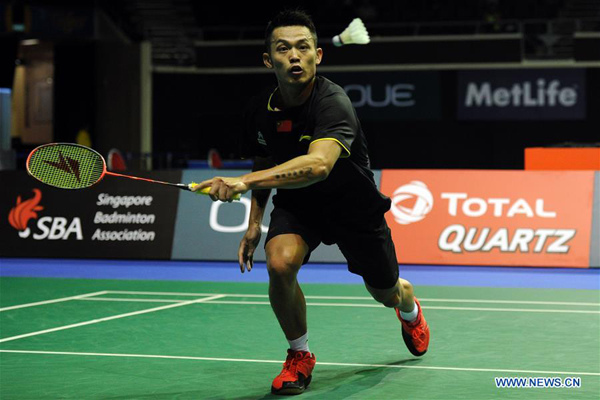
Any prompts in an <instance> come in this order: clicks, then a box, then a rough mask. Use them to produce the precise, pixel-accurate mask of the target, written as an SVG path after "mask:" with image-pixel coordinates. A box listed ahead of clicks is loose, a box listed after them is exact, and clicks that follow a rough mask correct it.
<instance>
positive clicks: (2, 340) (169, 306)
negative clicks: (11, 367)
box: [0, 294, 224, 343]
mask: <svg viewBox="0 0 600 400" xmlns="http://www.w3.org/2000/svg"><path fill="white" fill-rule="evenodd" d="M221 297H224V295H220V294H218V295H215V296H211V297H205V298H203V299H195V300H189V301H184V302H180V303H176V304H169V305H166V306H161V307H155V308H149V309H146V310H140V311H134V312H130V313H126V314H118V315H113V316H110V317H105V318H99V319H93V320H90V321H84V322H79V323H77V324H71V325H64V326H59V327H56V328H51V329H45V330H43V331H37V332H30V333H25V334H23V335H17V336H11V337H7V338H3V339H0V343H3V342H10V341H12V340H18V339H23V338H26V337H31V336H38V335H43V334H45V333H51V332H56V331H63V330H66V329H72V328H77V327H80V326H86V325H92V324H97V323H100V322H106V321H112V320H115V319H120V318H126V317H131V316H134V315H141V314H148V313H151V312H156V311H161V310H166V309H169V308H175V307H181V306H187V305H189V304H194V303H203V302H205V301H210V300H214V299H220V298H221Z"/></svg>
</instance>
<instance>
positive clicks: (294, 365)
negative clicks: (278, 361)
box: [280, 353, 303, 375]
mask: <svg viewBox="0 0 600 400" xmlns="http://www.w3.org/2000/svg"><path fill="white" fill-rule="evenodd" d="M302 358H303V356H302V353H295V354H293V355H292V354H290V355H288V356H287V358H286V359H285V362H284V363H283V371H281V374H280V375H287V374H292V375H295V374H296V370H297V369H298V362H299V361H300V360H302Z"/></svg>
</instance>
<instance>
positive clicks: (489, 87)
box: [458, 68, 586, 121]
mask: <svg viewBox="0 0 600 400" xmlns="http://www.w3.org/2000/svg"><path fill="white" fill-rule="evenodd" d="M585 85H586V81H585V69H581V68H579V69H575V68H569V69H545V68H535V69H526V70H525V69H520V70H519V69H504V70H491V69H490V70H472V71H469V70H467V71H459V72H458V119H459V120H532V121H533V120H580V119H585V117H586V91H585Z"/></svg>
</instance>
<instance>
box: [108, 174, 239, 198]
mask: <svg viewBox="0 0 600 400" xmlns="http://www.w3.org/2000/svg"><path fill="white" fill-rule="evenodd" d="M106 175H112V176H118V177H121V178H129V179H135V180H136V181H145V182H150V183H159V184H161V185H167V186H173V187H176V188H179V189H183V190H187V191H190V192H191V191H192V189H191V188H190V185H186V184H185V183H172V182H164V181H158V180H156V179H149V178H141V177H139V176H132V175H123V174H118V173H116V172H110V171H106ZM194 184H195V183H193V182H192V185H194ZM209 192H210V188H209V187H207V188H204V189H202V190H199V191H196V192H195V193H199V194H204V195H208V193H209ZM240 198H241V195H240V194H237V195H235V197H234V200H239V199H240Z"/></svg>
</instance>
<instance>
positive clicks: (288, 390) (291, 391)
mask: <svg viewBox="0 0 600 400" xmlns="http://www.w3.org/2000/svg"><path fill="white" fill-rule="evenodd" d="M311 380H312V375H310V376H309V377H308V378H306V379H304V383H303V384H298V385H297V386H291V385H290V386H288V387H283V388H281V389H275V388H274V387H273V386H271V393H273V394H277V395H282V396H293V395H297V394H302V393H304V391H305V390H306V388H307V387H308V385H309V384H310V381H311Z"/></svg>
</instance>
